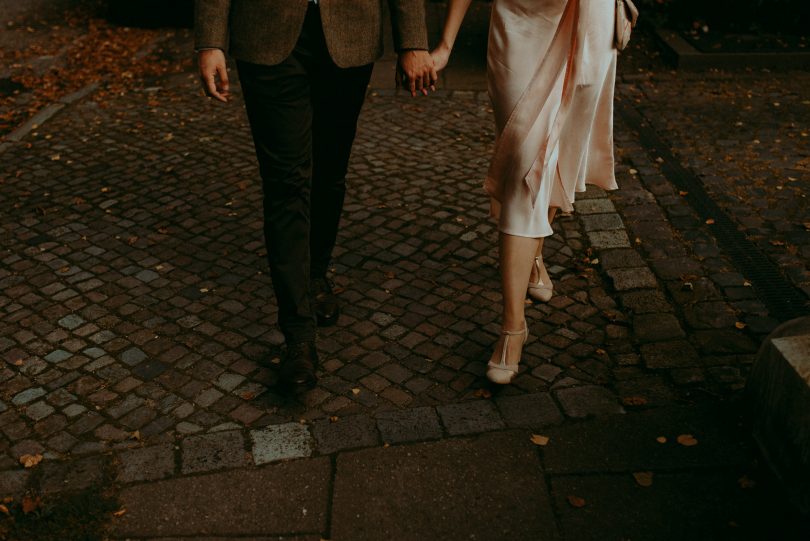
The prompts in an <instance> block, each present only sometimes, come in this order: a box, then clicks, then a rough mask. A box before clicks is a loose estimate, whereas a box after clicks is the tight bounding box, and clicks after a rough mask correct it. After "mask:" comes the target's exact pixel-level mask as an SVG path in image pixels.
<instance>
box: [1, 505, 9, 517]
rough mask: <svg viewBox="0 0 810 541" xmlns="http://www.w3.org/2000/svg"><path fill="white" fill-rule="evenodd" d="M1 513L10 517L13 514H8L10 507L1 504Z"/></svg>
mask: <svg viewBox="0 0 810 541" xmlns="http://www.w3.org/2000/svg"><path fill="white" fill-rule="evenodd" d="M0 513H3V514H5V515H10V514H11V513H9V512H8V507H6V506H5V505H3V504H1V503H0Z"/></svg>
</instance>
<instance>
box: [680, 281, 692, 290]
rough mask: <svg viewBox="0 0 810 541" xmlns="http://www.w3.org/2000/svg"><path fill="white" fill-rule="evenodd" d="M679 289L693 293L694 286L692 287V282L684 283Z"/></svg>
mask: <svg viewBox="0 0 810 541" xmlns="http://www.w3.org/2000/svg"><path fill="white" fill-rule="evenodd" d="M681 289H684V290H686V291H694V289H695V286H694V285H692V282H684V283H683V284H681Z"/></svg>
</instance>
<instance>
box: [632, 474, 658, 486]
mask: <svg viewBox="0 0 810 541" xmlns="http://www.w3.org/2000/svg"><path fill="white" fill-rule="evenodd" d="M633 479H635V480H636V483H637V484H638V486H640V487H645V488H646V487H651V486H652V484H653V472H651V471H637V472H635V473H634V474H633Z"/></svg>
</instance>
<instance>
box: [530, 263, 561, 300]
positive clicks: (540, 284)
mask: <svg viewBox="0 0 810 541" xmlns="http://www.w3.org/2000/svg"><path fill="white" fill-rule="evenodd" d="M541 261H542V257H540V256H537V257H535V258H534V271H535V272H536V273H537V281H536V282H529V288H528V289H527V293H528V294H529V297H530V298H532V299H533V300H535V301H537V302H548V301H550V300H551V297H552V296H553V295H554V286H553V285H552V284H551V280H549V282H548V283H545V282H544V281H543V279H542V278H541V277H540V265H541Z"/></svg>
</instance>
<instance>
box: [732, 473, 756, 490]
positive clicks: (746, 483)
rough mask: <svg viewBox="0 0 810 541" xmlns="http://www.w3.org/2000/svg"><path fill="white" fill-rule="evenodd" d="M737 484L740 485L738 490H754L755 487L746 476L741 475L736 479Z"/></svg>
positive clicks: (754, 482) (752, 481) (753, 482)
mask: <svg viewBox="0 0 810 541" xmlns="http://www.w3.org/2000/svg"><path fill="white" fill-rule="evenodd" d="M737 484H738V485H740V488H741V489H743V490H745V489H747V488H754V487H755V486H757V482H756V481H754V480H753V479H751V478H750V477H748V476H747V475H743V476H742V477H740V478H739V479H737Z"/></svg>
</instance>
